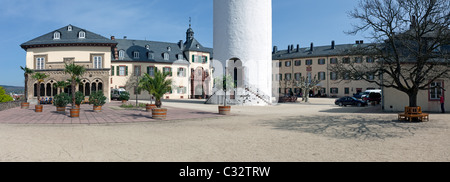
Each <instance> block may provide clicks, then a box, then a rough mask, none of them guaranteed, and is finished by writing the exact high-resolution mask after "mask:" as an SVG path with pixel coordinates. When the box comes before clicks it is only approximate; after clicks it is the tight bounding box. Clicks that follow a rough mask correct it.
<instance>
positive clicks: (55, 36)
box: [53, 32, 61, 39]
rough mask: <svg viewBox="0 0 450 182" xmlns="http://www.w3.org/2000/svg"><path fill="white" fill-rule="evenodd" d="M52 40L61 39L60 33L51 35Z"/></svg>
mask: <svg viewBox="0 0 450 182" xmlns="http://www.w3.org/2000/svg"><path fill="white" fill-rule="evenodd" d="M53 39H61V33H59V32H55V33H53Z"/></svg>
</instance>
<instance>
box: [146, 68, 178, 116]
mask: <svg viewBox="0 0 450 182" xmlns="http://www.w3.org/2000/svg"><path fill="white" fill-rule="evenodd" d="M146 75H147V74H146ZM169 75H172V73H171V72H166V73H163V72H161V71H159V70H156V71H155V76H154V77H150V76H149V78H148V79H147V81H148V82H149V83H148V84H149V88H150V90H149V92H150V94H151V95H153V96H155V105H156V108H154V109H152V117H153V119H166V116H167V109H166V108H161V106H162V103H161V98H162V97H163V96H164V94H166V93H167V92H170V91H171V90H172V87H171V85H172V79H167V76H169Z"/></svg>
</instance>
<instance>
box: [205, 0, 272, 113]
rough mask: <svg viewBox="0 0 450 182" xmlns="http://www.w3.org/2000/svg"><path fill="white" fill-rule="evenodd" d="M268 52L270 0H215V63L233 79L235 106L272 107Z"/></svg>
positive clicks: (270, 43)
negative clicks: (224, 68) (235, 86)
mask: <svg viewBox="0 0 450 182" xmlns="http://www.w3.org/2000/svg"><path fill="white" fill-rule="evenodd" d="M271 49H272V0H214V60H216V61H219V62H220V63H222V65H223V66H226V67H227V72H228V73H229V74H230V75H232V76H233V77H235V80H236V81H237V85H238V88H237V89H236V90H237V91H235V93H234V94H235V95H236V96H235V97H231V98H232V99H233V98H234V99H236V100H237V104H244V105H269V104H271V100H272V99H271V98H272V50H271ZM217 69H218V68H216V70H217ZM222 69H223V68H222ZM243 96H246V97H245V99H244V100H243V99H242V98H244V97H243Z"/></svg>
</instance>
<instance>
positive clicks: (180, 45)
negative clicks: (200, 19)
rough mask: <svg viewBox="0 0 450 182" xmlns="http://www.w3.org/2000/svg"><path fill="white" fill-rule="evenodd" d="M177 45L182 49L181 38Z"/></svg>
mask: <svg viewBox="0 0 450 182" xmlns="http://www.w3.org/2000/svg"><path fill="white" fill-rule="evenodd" d="M178 46H179V47H180V49H183V40H180V42H178Z"/></svg>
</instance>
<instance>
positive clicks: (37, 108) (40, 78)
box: [32, 73, 48, 112]
mask: <svg viewBox="0 0 450 182" xmlns="http://www.w3.org/2000/svg"><path fill="white" fill-rule="evenodd" d="M32 77H33V79H35V80H37V87H36V92H37V105H36V106H35V111H36V112H42V109H43V106H42V105H41V102H40V100H41V83H43V82H44V79H46V78H47V77H48V75H46V74H44V73H35V74H34V75H33V76H32Z"/></svg>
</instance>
